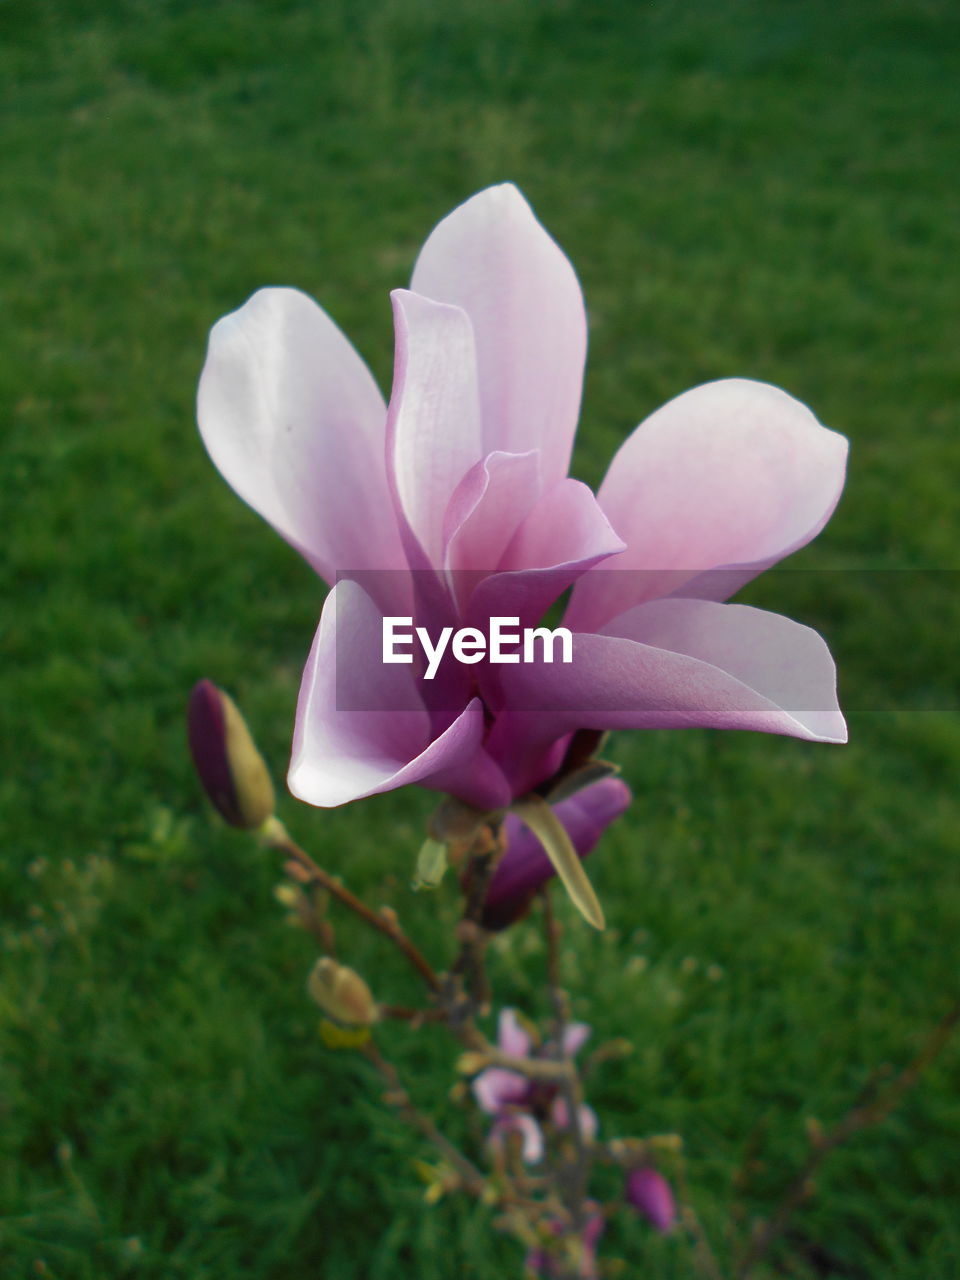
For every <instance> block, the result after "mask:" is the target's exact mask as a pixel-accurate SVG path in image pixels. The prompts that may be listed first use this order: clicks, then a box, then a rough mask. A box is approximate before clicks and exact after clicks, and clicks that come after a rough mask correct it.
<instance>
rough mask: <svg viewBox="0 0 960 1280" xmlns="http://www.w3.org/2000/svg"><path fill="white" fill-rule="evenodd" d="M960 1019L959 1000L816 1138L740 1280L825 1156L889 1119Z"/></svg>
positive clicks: (744, 1262) (741, 1268)
mask: <svg viewBox="0 0 960 1280" xmlns="http://www.w3.org/2000/svg"><path fill="white" fill-rule="evenodd" d="M958 1023H960V1000H958V1001H957V1002H956V1003H955V1004H954V1005H953V1007H952V1008H951V1009H950V1010H949V1011H948V1012H947V1013H946V1014H945V1016H944V1017H943V1018H942V1019H941V1020H940V1022H939V1023H938V1024H937V1026H936V1027H935V1028H934V1030H933V1031H932V1032H931V1033H930V1035H929V1036H928V1037H927V1040H926V1043H925V1044H924V1046H923V1048H922V1049H921V1050H920V1052H919V1053H918V1054H917V1056H916V1057H915V1058H914V1060H913V1061H912V1062H911V1063H910V1064H909V1065H908V1066H906V1067H904V1069H903V1070H902V1071H901V1072H900V1074H899V1075H897V1076H895V1077H894V1079H893V1080H892V1081H891V1083H890V1084H889V1085H888V1086H887V1087H886V1088H885V1089H879V1090H877V1092H876V1094H875V1096H874V1097H873V1099H872V1100H868V1101H864V1102H862V1103H860V1104H859V1105H858V1104H855V1105H854V1106H853V1107H851V1109H850V1110H849V1111H848V1112H847V1113H846V1115H845V1116H843V1117H842V1119H841V1120H840V1121H839V1122H838V1123H837V1124H836V1125H835V1126H834V1128H833V1129H831V1130H829V1132H827V1133H825V1134H822V1135H821V1136H819V1137H818V1138H817V1139H816V1140H815V1145H814V1147H813V1150H812V1151H811V1152H810V1154H809V1156H808V1157H807V1159H806V1161H805V1162H804V1164H803V1167H802V1168H801V1169H800V1171H799V1172H798V1173H797V1174H796V1176H795V1177H794V1179H793V1181H792V1182H791V1183H790V1185H789V1187H788V1188H787V1190H786V1193H785V1194H784V1197H783V1199H782V1200H781V1202H780V1205H779V1207H778V1208H777V1211H776V1212H775V1213H774V1215H773V1217H772V1218H771V1219H770V1220H769V1222H767V1223H766V1224H765V1225H764V1226H763V1227H762V1228H761V1229H760V1231H758V1232H757V1234H756V1235H755V1236H754V1238H753V1240H751V1242H750V1245H749V1246H748V1248H747V1251H746V1253H745V1254H744V1255H743V1257H742V1258H741V1260H740V1263H739V1265H738V1266H737V1269H736V1273H735V1274H736V1277H737V1280H745V1277H747V1276H749V1274H750V1272H751V1271H752V1270H753V1269H754V1267H755V1266H756V1265H757V1263H758V1262H760V1261H761V1260H762V1258H763V1257H764V1255H765V1254H766V1253H767V1251H768V1249H769V1248H770V1246H771V1245H772V1244H773V1243H774V1242H775V1241H776V1240H777V1239H779V1237H780V1236H781V1235H782V1234H783V1232H784V1231H785V1230H786V1228H787V1225H788V1224H789V1221H790V1219H791V1218H792V1216H793V1214H794V1213H795V1212H796V1210H797V1209H798V1208H799V1207H800V1205H801V1204H803V1202H804V1200H806V1199H807V1197H808V1196H809V1194H810V1185H811V1182H812V1179H813V1175H814V1174H815V1173H816V1172H817V1170H818V1169H819V1168H820V1166H821V1165H822V1164H823V1162H824V1160H825V1159H826V1158H827V1156H828V1155H829V1154H830V1152H831V1151H834V1150H835V1149H836V1148H837V1147H839V1146H840V1144H841V1143H843V1142H846V1141H847V1139H848V1138H850V1137H851V1136H852V1135H853V1134H855V1133H857V1132H859V1131H860V1130H861V1129H868V1128H871V1127H873V1126H874V1125H877V1124H880V1123H881V1122H882V1121H884V1120H886V1118H887V1116H889V1115H890V1113H891V1112H892V1111H893V1110H894V1108H895V1107H897V1106H898V1105H899V1104H900V1102H901V1101H902V1100H903V1098H904V1096H905V1095H906V1094H907V1093H908V1092H909V1091H910V1089H912V1088H913V1086H914V1085H915V1084H916V1083H917V1081H918V1080H919V1079H920V1076H921V1075H922V1074H923V1072H924V1071H925V1070H926V1068H927V1067H928V1066H929V1065H930V1063H931V1062H933V1060H934V1058H936V1057H937V1055H938V1054H939V1053H940V1052H941V1051H942V1049H943V1048H944V1046H945V1045H946V1043H947V1041H948V1040H949V1039H950V1036H951V1035H952V1033H953V1032H954V1030H955V1029H956V1027H957V1025H958Z"/></svg>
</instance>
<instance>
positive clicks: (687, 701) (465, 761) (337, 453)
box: [198, 185, 847, 810]
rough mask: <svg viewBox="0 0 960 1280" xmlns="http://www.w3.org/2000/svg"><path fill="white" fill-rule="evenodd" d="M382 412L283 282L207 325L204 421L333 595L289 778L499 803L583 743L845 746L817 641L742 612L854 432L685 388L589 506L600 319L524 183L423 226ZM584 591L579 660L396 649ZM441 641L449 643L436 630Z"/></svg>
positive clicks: (243, 485) (309, 789)
mask: <svg viewBox="0 0 960 1280" xmlns="http://www.w3.org/2000/svg"><path fill="white" fill-rule="evenodd" d="M393 305H394V321H395V328H396V359H395V365H394V380H393V388H392V392H391V395H390V400H389V404H387V403H385V402H384V400H383V398H382V397H381V395H380V392H379V390H378V389H377V387H376V384H375V383H374V381H373V379H372V377H371V375H370V373H369V372H368V370H367V368H366V366H365V365H364V363H363V361H362V360H361V358H360V357H359V356H358V355H357V353H356V351H355V350H354V349H353V347H352V346H351V345H350V344H349V343H348V341H347V339H346V338H345V337H344V336H343V334H342V333H341V332H340V330H339V329H338V328H337V327H336V325H335V324H334V323H333V321H332V320H330V318H329V317H328V316H327V315H326V314H325V313H324V312H323V311H322V310H321V309H320V308H319V307H318V306H317V305H316V304H315V303H314V302H313V301H311V299H309V298H308V297H306V296H305V295H304V294H302V293H299V292H297V291H296V290H294V289H287V288H271V289H263V290H261V291H260V292H258V293H256V294H254V295H253V297H252V298H251V299H250V300H249V301H248V302H247V303H246V304H245V305H244V306H243V307H241V308H240V310H239V311H236V312H234V313H233V314H232V315H229V316H227V317H225V318H224V319H223V320H221V321H220V322H219V323H218V324H217V325H216V326H215V327H214V329H213V331H212V333H211V336H210V343H209V349H208V353H207V360H206V364H205V366H204V370H203V374H202V377H201V381H200V389H199V397H198V415H199V422H200V429H201V433H202V435H203V439H204V442H205V444H206V446H207V449H208V451H209V453H210V455H211V457H212V458H213V460H214V462H215V463H216V465H217V466H218V467H219V468H220V470H221V472H222V473H223V475H224V476H225V478H226V479H227V480H228V481H229V483H230V484H231V485H232V486H233V487H234V489H235V490H236V491H237V492H238V493H239V494H240V496H241V497H242V498H244V499H245V500H246V501H247V502H248V503H249V504H250V505H251V506H252V507H254V509H255V510H257V511H259V512H260V514H261V515H263V516H264V517H265V518H266V519H267V520H268V521H269V522H270V523H271V524H272V525H273V527H274V528H275V529H276V530H277V531H278V532H279V533H280V534H282V536H283V537H285V538H286V539H287V540H288V541H289V542H290V543H291V544H292V545H293V546H294V547H296V548H297V550H298V551H300V553H301V554H302V555H303V556H305V557H306V559H307V560H308V561H309V563H310V564H311V565H313V567H314V568H315V569H316V571H317V573H318V574H320V576H321V577H323V578H324V579H325V580H326V581H327V582H328V583H331V584H333V583H334V582H335V580H336V579H337V577H338V574H340V575H343V574H346V575H347V576H346V577H341V580H340V581H337V583H336V585H335V586H334V588H333V590H332V591H331V592H330V594H329V596H328V597H327V600H326V602H325V604H324V607H323V612H322V616H321V619H320V625H319V629H318V631H317V634H316V638H315V640H314V644H313V648H312V650H311V653H310V657H309V659H308V662H307V665H306V670H305V672H304V677H303V684H302V689H301V695H300V702H299V707H298V711H297V724H296V730H295V736H294V744H293V754H292V761H291V766H290V773H289V784H290V788H291V790H292V791H293V792H294V794H295V795H297V796H299V797H300V798H302V799H304V800H306V801H308V802H310V803H312V804H316V805H324V806H327V805H338V804H342V803H345V802H346V801H350V800H355V799H358V798H360V797H362V796H367V795H371V794H373V793H376V792H382V791H386V790H389V789H391V788H394V787H398V786H401V785H403V784H406V783H418V784H420V785H423V786H426V787H431V788H434V789H437V790H440V791H443V792H447V793H450V794H452V795H454V796H456V797H458V798H460V799H462V800H463V801H465V802H466V803H468V804H471V805H475V806H477V807H478V808H481V809H485V810H494V809H498V808H502V807H505V806H506V805H508V804H509V803H510V801H511V800H512V799H514V798H516V797H517V796H519V795H521V794H524V793H525V792H527V791H529V790H530V789H531V788H533V787H535V786H537V785H538V784H539V783H541V782H543V781H544V780H546V779H548V778H549V777H551V776H552V774H553V773H554V772H555V771H556V769H557V767H558V764H559V763H560V761H561V760H562V758H563V755H564V751H565V749H566V746H567V743H568V741H569V739H570V737H571V735H572V734H573V733H574V732H575V731H577V730H580V729H614V728H684V727H689V726H706V727H714V728H732V729H752V730H760V731H763V732H769V733H779V734H789V735H793V736H795V737H799V738H807V739H810V740H816V741H827V742H841V741H844V740H845V736H846V729H845V725H844V721H843V717H842V716H841V714H840V711H839V708H838V706H837V701H836V691H835V683H836V682H835V672H834V667H833V662H832V660H831V658H830V654H829V652H828V650H827V648H826V645H825V644H824V642H823V641H822V639H821V638H820V637H819V636H818V635H817V634H816V633H815V632H813V631H811V630H810V629H809V628H807V627H804V626H800V625H798V624H797V623H795V622H792V621H790V620H789V619H787V618H784V617H781V616H779V615H777V614H773V613H767V612H764V611H762V610H759V609H754V608H749V607H747V606H744V605H734V604H724V603H722V601H724V600H725V599H727V598H728V597H729V596H730V595H731V594H733V592H734V591H736V590H737V589H739V587H740V586H741V585H742V584H743V583H745V582H746V581H748V580H749V579H750V578H752V577H754V576H755V575H756V574H757V573H760V572H761V571H762V570H763V569H765V568H767V567H769V566H770V565H773V564H775V563H776V562H777V561H778V560H780V559H781V558H782V557H784V556H786V555H789V554H790V552H792V551H795V550H796V549H797V548H799V547H802V546H803V545H804V544H805V543H807V542H808V541H809V540H810V539H811V538H813V537H814V536H815V535H816V534H817V533H818V532H819V530H820V529H821V528H822V527H823V525H824V524H825V522H826V521H827V519H828V518H829V516H830V514H831V512H832V511H833V508H834V506H835V504H836V502H837V500H838V497H839V494H840V491H841V489H842V486H843V477H844V468H845V460H846V451H847V446H846V441H845V440H844V439H843V437H842V436H839V435H837V434H836V433H834V432H832V431H828V430H827V429H826V428H824V427H823V426H821V425H820V423H819V422H818V421H817V420H816V418H815V417H814V416H813V414H812V413H811V412H810V410H809V409H807V408H806V407H805V406H804V405H802V404H800V403H799V402H798V401H796V400H794V399H792V398H791V397H790V396H788V395H786V394H785V393H784V392H783V391H779V390H777V389H776V388H775V387H772V386H768V385H766V384H764V383H759V382H751V381H747V380H744V379H730V380H727V381H720V382H713V383H709V384H707V385H706V386H701V387H697V388H695V389H694V390H692V391H687V392H685V393H684V394H682V395H679V396H677V397H676V399H674V400H671V401H670V402H669V403H668V404H667V405H665V406H664V407H663V408H661V409H659V410H658V411H657V412H656V413H654V414H652V415H651V416H650V417H649V418H647V419H646V421H644V422H642V423H641V424H640V426H639V427H637V428H636V430H635V431H634V432H633V433H632V435H630V436H629V437H628V438H627V439H626V440H625V442H624V444H623V445H622V446H621V448H620V449H619V450H618V452H617V454H616V455H615V457H614V459H613V462H612V463H611V465H610V469H609V471H608V473H607V476H606V479H605V480H604V481H603V484H602V485H601V486H600V489H599V491H598V493H597V495H596V496H594V494H593V493H592V492H591V491H590V490H589V489H588V488H587V487H586V486H585V485H583V484H581V483H580V482H579V481H577V480H573V479H570V478H569V477H568V475H567V468H568V464H569V460H570V451H571V447H572V443H573V435H574V431H575V428H576V423H577V418H578V414H579V407H580V395H581V384H582V376H583V366H584V359H585V353H586V315H585V311H584V305H583V299H582V296H581V291H580V286H579V284H578V282H577V278H576V276H575V274H574V272H573V269H572V267H571V266H570V263H569V262H568V260H567V259H566V257H565V256H564V254H563V253H562V251H561V250H560V249H559V247H558V246H557V245H556V243H555V242H554V241H553V240H552V239H551V238H550V236H549V235H548V234H547V233H546V231H545V230H544V229H543V228H542V227H541V225H540V224H539V223H538V222H537V220H536V218H535V217H534V215H533V213H532V211H531V209H530V207H529V205H528V204H527V203H526V201H525V200H524V198H523V197H522V196H521V195H520V193H519V192H518V191H517V190H516V188H515V187H513V186H509V185H506V186H499V187H493V188H490V189H489V190H486V191H482V192H480V193H479V194H478V195H476V196H474V197H473V198H472V199H470V200H468V201H467V202H466V203H465V204H463V205H461V206H460V207H459V208H457V209H455V210H454V211H453V213H451V214H450V215H449V216H448V217H446V218H445V219H444V220H443V221H442V222H441V223H440V224H439V225H438V226H437V227H436V228H435V229H434V231H433V232H432V233H431V235H430V236H429V238H428V239H427V241H426V243H425V245H424V247H423V249H422V250H421V253H420V256H419V258H418V259H417V263H416V267H415V270H414V273H413V280H412V285H411V289H409V290H404V289H400V290H397V291H396V292H395V293H394V294H393ZM573 584H576V586H575V589H574V591H573V595H572V598H571V601H570V604H569V607H568V609H567V611H566V615H565V617H564V625H565V626H567V627H568V628H570V629H571V630H572V631H573V633H574V634H573V661H572V662H571V663H569V664H566V663H559V662H558V663H547V662H545V661H543V660H542V658H541V659H540V660H537V661H533V662H521V663H517V664H516V665H500V666H497V665H493V664H491V663H489V662H486V661H484V662H480V663H479V664H478V665H470V666H468V665H464V664H458V663H454V662H450V661H447V662H445V663H444V665H443V667H442V669H441V671H440V673H439V675H438V678H437V679H436V680H434V681H426V680H424V679H423V670H422V668H420V667H417V666H409V665H392V664H385V663H384V662H383V661H382V647H381V641H382V635H381V632H382V619H383V615H384V614H385V613H386V614H390V615H406V616H411V617H412V618H413V619H414V620H415V621H416V622H417V623H419V624H422V625H424V626H425V627H426V628H427V630H431V629H434V628H439V627H440V626H442V625H454V626H457V625H468V626H472V625H479V626H481V627H482V626H483V624H484V623H485V622H486V621H488V620H489V618H490V617H491V616H500V617H517V618H519V619H520V620H521V625H524V626H526V625H533V624H534V623H536V622H537V621H538V620H539V619H540V618H541V617H542V616H543V614H544V612H545V610H546V609H547V608H548V607H549V606H550V605H551V603H552V602H553V601H555V600H556V599H558V597H559V596H560V595H561V594H562V593H563V592H564V591H565V590H566V589H567V588H569V587H570V586H572V585H573ZM431 634H432V630H431Z"/></svg>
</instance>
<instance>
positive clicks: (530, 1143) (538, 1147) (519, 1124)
mask: <svg viewBox="0 0 960 1280" xmlns="http://www.w3.org/2000/svg"><path fill="white" fill-rule="evenodd" d="M508 1133H519V1134H520V1136H521V1138H522V1139H523V1142H522V1147H521V1155H522V1156H523V1159H524V1160H525V1161H526V1162H527V1164H537V1163H538V1161H540V1160H542V1159H543V1153H544V1149H545V1148H544V1141H543V1132H542V1131H541V1129H540V1126H539V1125H538V1124H537V1122H536V1120H534V1118H533V1116H530V1115H526V1114H524V1113H523V1112H517V1113H516V1114H514V1115H505V1116H500V1117H499V1119H497V1120H496V1121H495V1123H494V1125H493V1128H492V1129H491V1130H490V1140H491V1142H502V1141H503V1139H504V1137H505V1136H506V1134H508Z"/></svg>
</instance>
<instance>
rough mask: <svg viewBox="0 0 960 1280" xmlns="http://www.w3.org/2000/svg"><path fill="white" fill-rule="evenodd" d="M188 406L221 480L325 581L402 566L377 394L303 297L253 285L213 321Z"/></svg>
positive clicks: (329, 324)
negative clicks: (245, 297)
mask: <svg viewBox="0 0 960 1280" xmlns="http://www.w3.org/2000/svg"><path fill="white" fill-rule="evenodd" d="M197 415H198V419H199V423H200V433H201V435H202V437H203V442H204V444H205V445H206V447H207V450H208V452H209V454H210V456H211V458H212V459H213V461H214V462H215V463H216V465H217V467H218V468H219V469H220V472H221V473H222V475H223V477H224V479H225V480H226V481H227V482H228V483H229V484H230V485H232V487H233V488H234V489H235V490H236V492H237V493H238V494H239V495H240V497H241V498H243V499H244V501H245V502H248V503H249V504H250V506H251V507H253V509H254V510H255V511H257V512H259V513H260V515H262V516H263V517H264V519H265V520H268V521H269V522H270V524H272V525H273V527H274V528H275V529H276V530H277V532H278V533H280V534H281V535H282V536H283V537H284V538H286V539H287V541H288V542H290V543H291V544H292V545H293V546H294V547H296V548H297V550H298V551H299V552H300V553H301V554H302V555H303V556H305V557H306V559H307V560H308V561H309V562H310V563H311V564H312V565H313V567H314V568H315V569H316V571H317V572H318V573H319V574H320V575H321V576H322V577H324V578H325V579H326V580H327V581H328V582H330V583H332V582H333V581H334V579H335V577H336V573H337V570H338V569H341V568H351V569H364V568H371V569H399V568H402V567H403V566H404V564H405V561H404V558H403V551H402V548H401V543H400V537H399V532H398V529H397V523H396V519H395V517H394V514H393V504H392V502H391V499H390V492H389V488H388V485H387V474H386V464H385V461H384V440H385V430H386V407H385V405H384V403H383V397H382V396H381V394H380V392H379V390H378V389H377V385H376V383H375V382H374V380H373V378H372V377H371V376H370V372H369V370H368V369H367V367H366V365H365V364H364V363H363V361H362V360H361V359H360V357H359V356H358V355H357V353H356V351H355V350H354V348H353V347H352V346H351V345H350V343H349V342H348V341H347V339H346V338H345V337H344V336H343V334H342V333H341V332H340V330H339V329H338V328H337V326H336V325H335V324H334V323H333V321H332V320H331V319H330V318H329V316H327V315H326V313H325V312H324V311H322V310H321V309H320V307H318V306H317V304H316V303H315V302H314V301H313V300H312V299H311V298H308V297H307V296H306V295H305V294H303V293H300V292H298V291H297V290H296V289H261V290H260V291H259V292H258V293H255V294H254V295H253V297H252V298H250V299H249V301H248V302H246V303H245V304H244V305H243V306H242V307H241V308H240V309H239V310H238V311H234V312H233V313H232V314H231V315H228V316H225V317H224V318H223V319H222V320H220V321H218V323H217V324H216V325H214V327H213V330H212V332H211V334H210V342H209V346H208V348H207V358H206V363H205V364H204V367H203V373H202V375H201V378H200V387H199V391H198V395H197Z"/></svg>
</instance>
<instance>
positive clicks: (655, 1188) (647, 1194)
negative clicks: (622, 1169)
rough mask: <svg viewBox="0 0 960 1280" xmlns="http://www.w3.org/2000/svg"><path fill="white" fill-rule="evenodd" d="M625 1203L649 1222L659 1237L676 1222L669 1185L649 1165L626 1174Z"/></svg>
mask: <svg viewBox="0 0 960 1280" xmlns="http://www.w3.org/2000/svg"><path fill="white" fill-rule="evenodd" d="M624 1194H625V1195H626V1198H627V1201H628V1202H629V1203H630V1204H632V1205H633V1207H634V1208H635V1209H636V1210H637V1212H638V1213H642V1214H643V1216H644V1217H645V1218H646V1219H647V1221H648V1222H650V1223H651V1224H652V1225H653V1226H654V1228H655V1229H656V1230H657V1231H659V1232H660V1234H661V1235H666V1234H667V1233H668V1232H669V1231H670V1230H671V1228H672V1227H673V1224H674V1223H675V1222H676V1220H677V1207H676V1204H675V1203H674V1199H673V1192H672V1191H671V1190H670V1184H669V1182H667V1180H666V1178H665V1177H664V1176H663V1174H662V1173H658V1171H657V1170H656V1169H654V1168H652V1166H650V1165H644V1166H642V1167H641V1168H639V1169H631V1170H630V1172H629V1173H628V1174H627V1185H626V1190H625V1193H624Z"/></svg>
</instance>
